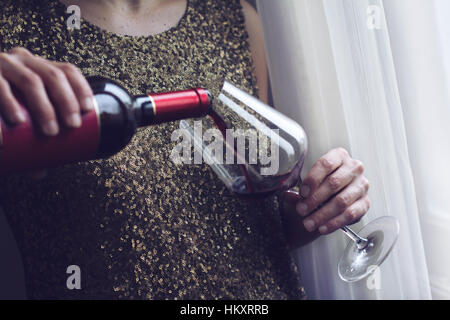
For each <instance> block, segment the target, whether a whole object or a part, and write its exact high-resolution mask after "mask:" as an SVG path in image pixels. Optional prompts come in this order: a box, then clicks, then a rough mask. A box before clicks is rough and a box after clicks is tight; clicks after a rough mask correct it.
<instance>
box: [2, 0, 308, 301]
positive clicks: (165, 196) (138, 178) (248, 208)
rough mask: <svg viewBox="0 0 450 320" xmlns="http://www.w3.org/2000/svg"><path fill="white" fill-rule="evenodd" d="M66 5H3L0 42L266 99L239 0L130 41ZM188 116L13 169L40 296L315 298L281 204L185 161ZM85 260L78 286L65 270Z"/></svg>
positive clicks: (130, 83)
mask: <svg viewBox="0 0 450 320" xmlns="http://www.w3.org/2000/svg"><path fill="white" fill-rule="evenodd" d="M65 11H66V8H65V6H64V5H63V4H61V3H59V1H57V0H47V1H31V0H30V1H26V0H3V1H1V2H0V45H1V47H2V48H3V50H4V51H7V50H9V49H11V48H13V47H17V46H19V47H26V48H28V49H29V50H30V51H31V52H33V53H34V54H37V55H40V56H42V57H45V58H47V59H51V60H57V61H67V62H71V63H73V64H75V65H77V66H78V67H79V68H80V69H81V70H82V72H83V73H84V74H85V75H95V74H99V75H103V76H106V77H109V78H111V79H114V80H116V81H118V82H120V83H121V84H122V85H123V86H124V87H126V88H127V89H128V90H129V91H130V92H131V93H132V94H136V95H137V94H142V93H145V92H147V91H150V92H155V93H156V92H161V91H168V90H178V89H186V88H191V87H198V86H200V87H206V88H208V89H210V90H211V91H212V93H213V94H217V93H218V92H219V90H220V88H221V86H222V83H223V79H224V78H225V79H227V80H229V81H231V82H232V83H235V84H237V85H238V86H240V87H242V88H243V89H245V90H247V91H248V92H250V93H251V94H253V95H257V88H256V85H255V76H254V73H253V68H252V60H251V53H250V51H249V43H248V35H247V33H246V30H245V25H244V22H245V21H244V15H243V12H242V7H241V5H240V2H239V0H189V1H188V6H187V10H186V12H185V14H184V16H183V17H182V19H181V21H180V22H179V24H178V25H177V26H176V27H173V28H171V29H169V30H168V31H165V32H162V33H160V34H157V35H154V36H146V37H132V36H120V35H116V34H113V33H111V32H108V31H105V30H102V29H101V28H99V27H97V26H95V25H93V24H90V23H89V22H86V21H82V22H81V29H74V30H69V29H68V27H67V24H66V21H67V19H68V14H66V13H65ZM178 127H179V124H178V123H169V124H163V125H159V126H153V127H149V128H146V129H143V130H140V131H139V132H138V134H137V135H136V136H135V137H134V139H133V140H132V142H131V143H130V145H129V146H128V147H127V148H126V149H125V150H124V151H122V152H120V153H119V154H117V155H116V156H114V157H112V158H110V159H106V160H100V161H90V162H86V163H80V164H75V165H67V166H63V167H60V168H56V169H52V170H50V172H49V175H48V176H47V178H45V179H44V180H42V181H32V180H30V179H27V178H23V177H19V176H9V177H2V178H1V179H2V181H1V182H0V201H1V205H2V206H3V209H4V212H5V214H6V216H7V219H8V221H9V224H10V226H11V228H12V229H13V231H14V234H15V237H16V240H17V242H18V245H19V248H20V251H21V254H22V259H23V263H24V269H25V281H26V289H27V295H28V297H29V298H33V299H47V298H58V299H59V298H69V299H99V298H103V299H118V298H123V299H133V298H134V299H297V298H303V297H304V291H303V289H302V287H301V285H300V282H299V277H298V271H297V270H296V269H295V267H294V265H293V263H292V261H291V259H290V256H289V253H288V249H287V245H286V239H285V237H284V235H283V228H282V224H281V219H280V213H279V207H278V202H277V200H276V199H275V198H270V199H267V200H265V201H261V202H258V203H250V204H246V203H243V202H241V201H239V200H238V199H235V198H234V197H233V196H232V195H231V194H230V193H229V192H228V191H227V189H226V188H225V187H224V185H223V184H222V182H221V181H220V180H218V179H217V178H216V176H215V174H214V173H213V172H212V170H211V169H210V168H209V167H208V166H207V165H206V164H205V165H175V164H174V163H173V162H172V161H171V160H170V154H171V150H172V149H173V147H174V146H175V145H176V142H172V141H171V133H172V132H173V130H174V129H176V128H178ZM70 265H78V266H79V267H80V269H81V287H82V288H81V290H68V288H67V286H66V280H67V277H68V274H66V269H67V267H68V266H70Z"/></svg>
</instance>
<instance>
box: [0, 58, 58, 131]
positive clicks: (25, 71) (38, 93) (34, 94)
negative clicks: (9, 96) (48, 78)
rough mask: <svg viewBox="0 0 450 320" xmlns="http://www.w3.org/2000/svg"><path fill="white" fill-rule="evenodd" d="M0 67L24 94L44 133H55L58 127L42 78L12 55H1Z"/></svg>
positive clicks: (5, 76)
mask: <svg viewBox="0 0 450 320" xmlns="http://www.w3.org/2000/svg"><path fill="white" fill-rule="evenodd" d="M0 67H1V70H2V75H3V76H4V78H5V79H6V80H7V81H8V82H9V83H11V84H13V85H14V86H16V87H17V88H18V89H19V90H20V91H21V92H22V93H23V95H24V96H25V99H26V103H27V105H28V108H29V110H30V113H31V114H32V117H33V119H34V120H36V122H37V123H38V124H39V125H40V127H41V129H42V131H43V132H44V134H46V135H49V136H54V135H57V134H58V131H59V127H58V123H57V121H56V114H55V111H54V109H53V106H52V104H51V102H50V100H49V98H48V96H47V93H46V91H45V86H44V83H43V82H42V79H41V78H40V77H39V76H38V75H37V74H36V73H35V72H33V71H32V70H31V69H29V68H27V67H26V66H25V65H24V64H23V63H22V62H21V61H20V60H19V59H17V58H16V57H14V56H12V55H2V56H1V59H0Z"/></svg>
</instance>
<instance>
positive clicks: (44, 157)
mask: <svg viewBox="0 0 450 320" xmlns="http://www.w3.org/2000/svg"><path fill="white" fill-rule="evenodd" d="M88 81H89V83H90V85H91V87H92V89H93V91H94V105H95V108H94V110H93V111H91V112H89V113H86V114H83V115H82V119H83V122H82V126H81V127H80V128H76V129H64V128H62V129H61V132H60V134H59V135H57V136H55V137H45V136H43V135H42V134H40V133H39V132H38V131H37V130H35V129H34V127H33V123H32V121H31V119H30V117H29V116H28V114H27V122H25V123H23V124H21V125H18V126H14V127H11V126H8V125H7V124H6V123H5V122H3V121H2V120H1V119H0V174H5V173H13V172H22V171H28V170H35V169H41V168H50V167H55V166H59V165H63V164H68V163H75V162H80V161H86V160H93V159H100V158H107V157H109V156H112V155H114V154H115V153H117V152H119V151H120V150H122V149H123V148H124V147H125V146H126V145H127V144H128V143H129V142H130V140H131V138H132V137H133V135H134V134H135V132H136V129H137V128H138V127H144V126H149V125H154V124H158V123H163V122H169V121H175V120H180V119H186V118H198V117H203V116H205V115H207V114H208V112H209V109H210V106H211V102H212V97H211V94H210V93H209V91H208V90H205V89H201V88H196V89H190V90H183V91H176V92H166V93H158V94H148V95H142V96H136V97H133V96H131V95H130V94H129V93H128V92H127V91H126V90H125V89H124V88H123V87H122V86H120V85H119V84H117V83H116V82H114V81H112V80H109V79H106V78H103V77H90V78H88Z"/></svg>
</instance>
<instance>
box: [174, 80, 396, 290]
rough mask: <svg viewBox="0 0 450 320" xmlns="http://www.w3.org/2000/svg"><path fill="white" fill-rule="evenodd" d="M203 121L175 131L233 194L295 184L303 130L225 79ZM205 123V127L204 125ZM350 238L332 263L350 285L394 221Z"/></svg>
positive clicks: (382, 249) (386, 244)
mask: <svg viewBox="0 0 450 320" xmlns="http://www.w3.org/2000/svg"><path fill="white" fill-rule="evenodd" d="M209 116H210V117H209V119H207V120H206V121H201V122H200V123H199V121H198V120H183V121H181V122H180V128H181V129H182V130H184V131H185V132H186V134H187V135H188V136H189V137H190V139H192V141H193V143H194V149H195V150H196V152H197V155H198V154H201V155H202V159H203V161H205V162H206V163H207V164H208V165H210V166H211V168H212V170H213V171H214V172H215V173H216V174H217V176H218V177H219V179H220V180H222V181H223V183H224V184H225V185H226V186H227V188H228V189H229V190H230V191H231V192H232V193H233V194H234V195H236V196H238V197H241V198H245V199H261V198H265V197H268V196H270V195H273V194H281V193H283V192H284V191H287V190H289V189H291V188H293V187H295V186H296V185H298V184H299V183H300V179H301V178H300V172H301V169H302V166H303V162H304V160H305V157H306V152H307V145H308V143H307V137H306V133H305V131H304V130H303V128H302V127H301V126H300V125H299V124H298V123H296V122H295V121H293V120H292V119H290V118H288V117H287V116H285V115H283V114H281V113H280V112H278V111H277V110H276V109H274V108H272V107H270V106H268V105H266V104H265V103H263V102H261V101H260V100H258V99H257V98H255V97H253V96H251V95H250V94H248V93H246V92H245V91H243V90H241V89H239V88H237V87H236V86H234V85H233V84H231V83H230V82H228V81H225V83H224V86H223V88H222V90H221V92H220V94H219V95H218V96H217V97H215V100H214V102H213V108H212V111H211V112H210V114H209ZM205 124H206V125H205ZM341 230H342V231H343V232H344V233H345V234H346V235H347V236H348V237H349V238H350V239H351V241H350V242H349V244H348V245H347V247H346V249H345V251H344V254H343V256H342V258H341V259H340V261H339V264H338V272H339V276H340V277H341V279H342V280H344V281H347V282H354V281H358V280H361V279H363V278H365V277H366V276H368V275H370V274H371V273H372V272H373V271H374V270H375V269H376V267H378V266H379V265H380V264H381V263H382V262H383V261H384V260H385V259H386V257H387V256H388V254H389V252H390V251H391V250H392V248H393V246H394V244H395V242H396V240H397V237H398V234H399V224H398V220H397V219H396V218H394V217H390V216H385V217H381V218H378V219H376V220H374V221H372V222H371V223H369V224H367V225H366V226H365V227H363V228H362V229H361V230H360V231H359V233H356V232H354V231H353V230H351V229H350V228H348V227H343V228H341Z"/></svg>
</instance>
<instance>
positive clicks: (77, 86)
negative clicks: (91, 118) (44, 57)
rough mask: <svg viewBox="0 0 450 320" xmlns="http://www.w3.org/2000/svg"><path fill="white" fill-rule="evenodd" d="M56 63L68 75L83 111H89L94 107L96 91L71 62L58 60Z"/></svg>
mask: <svg viewBox="0 0 450 320" xmlns="http://www.w3.org/2000/svg"><path fill="white" fill-rule="evenodd" d="M55 65H56V67H57V68H59V69H60V70H61V71H63V72H64V74H65V75H66V77H67V80H68V81H69V83H70V86H71V87H72V90H73V92H74V93H75V96H76V97H77V99H78V103H79V105H80V108H81V111H84V112H89V111H91V110H92V109H94V102H93V99H94V93H93V92H92V88H91V86H90V85H89V83H88V81H87V80H86V78H85V77H84V76H83V74H82V73H81V71H80V70H79V69H78V68H77V67H75V66H74V65H73V64H70V63H60V62H56V63H55Z"/></svg>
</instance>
